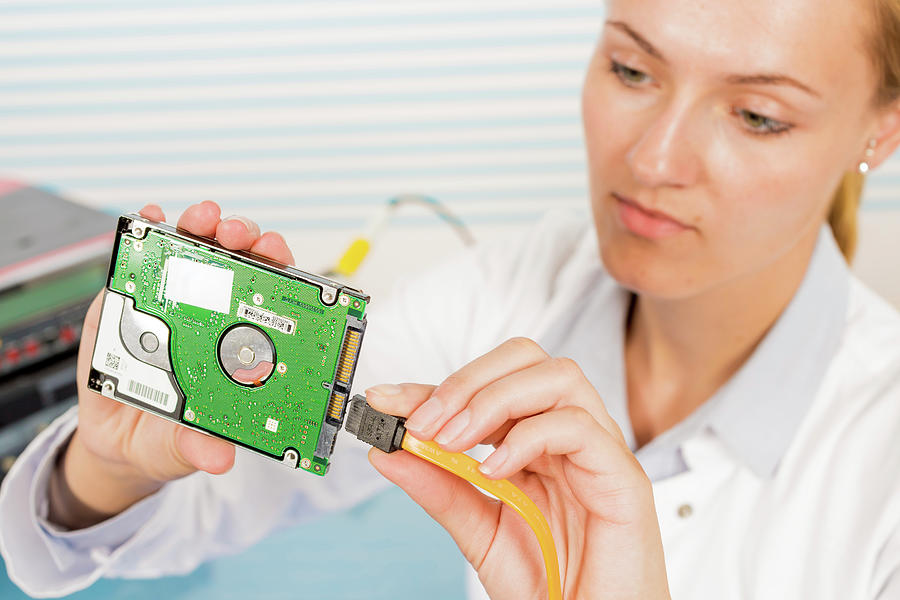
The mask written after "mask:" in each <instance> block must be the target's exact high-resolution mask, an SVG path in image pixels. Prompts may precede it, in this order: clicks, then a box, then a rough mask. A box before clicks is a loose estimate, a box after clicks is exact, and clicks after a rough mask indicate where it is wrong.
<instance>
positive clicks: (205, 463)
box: [175, 427, 234, 475]
mask: <svg viewBox="0 0 900 600" xmlns="http://www.w3.org/2000/svg"><path fill="white" fill-rule="evenodd" d="M175 449H176V450H177V451H178V453H179V454H181V456H182V458H183V459H184V460H185V461H187V462H188V463H189V464H191V465H193V466H194V467H195V468H196V469H198V470H200V471H206V472H207V473H212V474H213V475H221V474H222V473H226V472H228V471H229V470H230V469H231V467H232V466H233V465H234V445H233V444H229V443H228V442H226V441H224V440H220V439H218V438H215V437H213V436H211V435H206V434H204V433H200V432H199V431H194V430H193V429H188V428H187V427H178V429H177V430H176V432H175Z"/></svg>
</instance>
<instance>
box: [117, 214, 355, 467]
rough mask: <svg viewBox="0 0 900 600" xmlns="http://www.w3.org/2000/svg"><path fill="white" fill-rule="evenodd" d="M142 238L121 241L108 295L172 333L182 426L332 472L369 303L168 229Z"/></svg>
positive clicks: (124, 235) (126, 234)
mask: <svg viewBox="0 0 900 600" xmlns="http://www.w3.org/2000/svg"><path fill="white" fill-rule="evenodd" d="M138 232H139V233H140V234H142V235H143V237H138V235H135V233H134V231H133V230H127V231H122V232H120V235H119V237H118V240H117V247H116V252H115V254H114V259H113V260H114V263H113V265H112V268H111V271H110V280H109V283H108V289H109V291H110V292H114V293H117V294H122V295H123V296H127V297H129V298H133V300H134V310H135V311H137V312H139V313H145V314H149V315H152V316H153V317H156V318H158V319H160V320H162V321H163V322H164V323H165V324H166V326H167V327H168V329H169V332H170V336H169V340H168V341H169V344H168V346H169V348H168V352H169V357H170V358H171V366H172V373H173V375H174V379H175V381H176V382H177V385H178V387H179V388H180V390H181V392H182V393H183V396H184V398H183V402H182V403H180V404H179V406H178V409H177V413H178V414H177V415H175V417H176V418H178V419H180V421H181V422H182V423H183V424H186V425H189V426H192V427H194V428H199V429H202V430H204V431H207V432H209V433H212V434H214V435H217V436H219V437H223V438H225V439H228V440H231V441H233V442H235V443H238V444H241V445H243V446H246V447H248V448H251V449H253V450H256V451H258V452H261V453H264V454H266V455H268V456H270V457H272V458H275V459H277V460H283V459H284V457H285V456H286V453H288V452H290V451H291V450H294V451H296V453H297V466H298V467H299V468H302V469H304V470H306V471H309V472H311V473H314V474H318V475H324V474H325V471H326V469H327V466H328V457H329V456H330V454H331V451H332V449H333V444H334V437H335V435H336V434H337V430H338V429H339V428H340V426H341V424H342V422H343V416H344V408H345V406H344V405H345V403H346V399H347V397H348V396H349V392H350V383H351V380H352V376H353V370H354V368H355V362H356V356H357V353H358V351H359V346H360V343H361V339H362V333H363V330H364V328H365V310H366V303H367V300H368V297H367V296H365V295H363V294H362V293H361V292H359V291H358V290H353V289H352V288H346V287H343V286H338V284H335V286H338V287H335V288H334V290H333V292H329V291H324V290H326V289H327V288H326V287H325V286H323V285H321V284H319V283H317V282H316V281H311V280H306V279H305V278H304V277H301V276H297V275H296V274H292V273H286V272H283V270H281V269H278V268H273V267H272V266H270V265H265V264H253V263H252V261H247V260H246V258H245V257H241V256H237V255H235V254H234V253H230V252H228V251H226V250H224V249H222V248H219V247H214V246H210V245H207V244H205V243H203V242H201V241H199V240H195V239H186V238H185V237H183V236H176V235H172V234H171V233H169V232H166V231H165V230H160V229H157V228H152V227H148V228H147V229H146V230H138ZM329 293H331V296H330V297H329ZM323 297H324V299H323ZM328 300H331V302H328ZM270 353H271V354H270ZM260 356H265V360H263V359H260V358H259V357H260ZM245 363H246V364H245ZM254 363H255V364H256V366H255V367H253V368H249V367H248V365H250V364H254ZM244 367H247V368H244Z"/></svg>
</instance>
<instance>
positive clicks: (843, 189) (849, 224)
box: [828, 172, 866, 263]
mask: <svg viewBox="0 0 900 600" xmlns="http://www.w3.org/2000/svg"><path fill="white" fill-rule="evenodd" d="M865 181H866V177H865V175H863V174H861V173H856V172H850V173H847V174H846V175H844V179H842V180H841V184H840V185H839V186H838V189H837V191H836V192H835V193H834V199H833V200H832V201H831V209H830V210H829V212H828V224H829V225H830V226H831V231H832V233H833V234H834V239H835V240H836V241H837V244H838V247H839V248H840V249H841V253H843V255H844V259H846V261H847V262H848V263H850V262H852V261H853V255H854V253H855V252H856V241H857V215H858V209H859V202H860V198H861V197H862V191H863V184H865Z"/></svg>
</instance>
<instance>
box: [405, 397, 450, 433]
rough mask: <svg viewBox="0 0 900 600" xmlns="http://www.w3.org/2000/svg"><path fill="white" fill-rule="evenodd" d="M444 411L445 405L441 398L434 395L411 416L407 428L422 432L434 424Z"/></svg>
mask: <svg viewBox="0 0 900 600" xmlns="http://www.w3.org/2000/svg"><path fill="white" fill-rule="evenodd" d="M443 413H444V405H443V404H441V400H440V398H438V397H437V396H432V397H431V398H429V399H428V400H426V401H425V404H423V405H422V406H420V407H419V408H417V409H416V411H415V412H414V413H413V414H412V416H410V417H409V419H408V420H407V421H406V428H407V429H409V430H412V431H413V432H415V433H422V431H424V430H425V429H428V428H429V427H430V426H431V425H433V424H434V422H435V421H437V420H438V419H439V418H440V416H441V415H442V414H443Z"/></svg>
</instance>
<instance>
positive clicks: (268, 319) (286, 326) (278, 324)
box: [237, 302, 297, 335]
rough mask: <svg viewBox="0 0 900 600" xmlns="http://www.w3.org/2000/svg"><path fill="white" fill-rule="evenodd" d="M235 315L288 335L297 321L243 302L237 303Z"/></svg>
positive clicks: (295, 326)
mask: <svg viewBox="0 0 900 600" xmlns="http://www.w3.org/2000/svg"><path fill="white" fill-rule="evenodd" d="M237 316H238V317H240V318H241V319H247V320H248V321H252V322H254V323H256V324H257V325H262V326H264V327H269V328H271V329H275V330H276V331H280V332H281V333H286V334H288V335H294V331H295V330H296V329H297V323H296V322H295V321H294V320H293V319H288V318H286V317H280V316H278V315H276V314H275V313H273V312H269V311H267V310H263V309H261V308H256V307H255V306H248V305H246V304H244V303H243V302H241V303H240V304H239V305H238V310H237Z"/></svg>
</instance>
